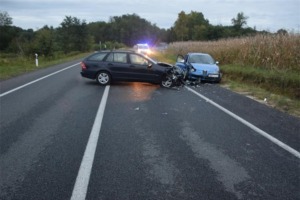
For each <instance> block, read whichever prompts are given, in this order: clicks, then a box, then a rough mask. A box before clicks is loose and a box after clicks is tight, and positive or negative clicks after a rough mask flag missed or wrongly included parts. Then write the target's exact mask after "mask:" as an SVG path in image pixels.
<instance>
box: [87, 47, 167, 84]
mask: <svg viewBox="0 0 300 200" xmlns="http://www.w3.org/2000/svg"><path fill="white" fill-rule="evenodd" d="M171 67H172V65H170V64H168V63H161V62H156V61H154V60H153V59H151V58H150V57H148V56H145V55H142V54H139V53H135V52H133V51H122V50H116V51H99V52H96V53H94V54H92V55H90V56H88V57H86V58H85V59H84V60H83V61H82V62H81V69H82V71H81V76H82V77H85V78H89V79H95V80H96V81H97V82H98V83H99V84H100V85H107V84H110V83H111V82H112V81H138V82H151V83H158V84H161V85H162V86H164V85H165V84H168V83H166V82H167V80H166V79H165V76H166V72H167V70H169V69H170V68H171Z"/></svg>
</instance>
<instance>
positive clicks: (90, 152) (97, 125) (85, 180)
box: [71, 85, 110, 200]
mask: <svg viewBox="0 0 300 200" xmlns="http://www.w3.org/2000/svg"><path fill="white" fill-rule="evenodd" d="M109 87H110V86H109V85H108V86H106V87H105V90H104V93H103V96H102V99H101V103H100V105H99V108H98V111H97V115H96V118H95V121H94V125H93V128H92V131H91V134H90V137H89V140H88V143H87V146H86V149H85V152H84V155H83V158H82V161H81V165H80V168H79V172H78V175H77V178H76V182H75V186H74V189H73V192H72V197H71V200H84V199H85V197H86V193H87V189H88V184H89V180H90V175H91V171H92V166H93V162H94V157H95V152H96V147H97V143H98V138H99V134H100V129H101V124H102V119H103V115H104V110H105V105H106V101H107V97H108V92H109Z"/></svg>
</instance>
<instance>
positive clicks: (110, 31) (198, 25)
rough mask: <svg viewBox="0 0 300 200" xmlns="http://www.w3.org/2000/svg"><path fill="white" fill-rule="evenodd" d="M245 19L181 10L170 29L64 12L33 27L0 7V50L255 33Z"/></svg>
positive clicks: (29, 51) (47, 50)
mask: <svg viewBox="0 0 300 200" xmlns="http://www.w3.org/2000/svg"><path fill="white" fill-rule="evenodd" d="M247 19H248V17H246V16H245V15H244V14H243V13H242V12H241V13H238V14H237V16H236V18H233V19H232V26H222V25H216V26H215V25H211V24H210V23H209V20H207V19H205V18H204V15H203V14H202V13H201V12H196V11H191V12H190V13H185V12H183V11H182V12H180V13H179V14H178V18H177V20H176V21H175V23H174V25H173V26H172V27H171V28H170V29H161V28H159V27H157V26H156V24H152V23H150V22H149V21H147V20H145V19H143V18H141V17H140V16H138V15H136V14H131V15H129V14H127V15H122V16H114V17H110V19H109V21H108V22H104V21H99V22H91V23H86V21H85V20H81V19H78V18H77V17H72V16H66V17H65V19H64V20H63V21H62V22H61V24H60V26H59V27H58V28H53V27H49V26H47V25H45V26H44V27H43V28H41V29H38V30H36V31H34V30H33V29H28V30H24V29H22V28H20V27H16V26H13V25H12V24H13V23H12V21H13V20H12V18H11V17H10V16H9V14H8V13H7V12H2V11H0V32H1V35H0V51H1V52H5V53H15V54H20V55H24V56H30V55H33V54H34V53H38V54H39V55H44V56H47V57H50V56H54V55H55V54H56V53H64V54H68V53H70V52H87V51H90V50H98V49H100V44H101V47H102V48H107V49H112V48H120V47H124V46H129V47H131V46H133V45H134V44H136V43H141V42H143V43H149V44H150V45H155V44H157V43H159V42H166V43H171V42H174V41H208V40H219V39H221V38H228V37H240V36H244V35H254V34H257V33H258V31H256V30H255V28H249V27H245V26H246V24H247ZM279 31H281V32H284V33H287V32H286V31H285V30H279ZM264 32H266V31H264ZM266 33H267V32H266Z"/></svg>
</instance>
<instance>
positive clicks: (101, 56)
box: [88, 52, 107, 61]
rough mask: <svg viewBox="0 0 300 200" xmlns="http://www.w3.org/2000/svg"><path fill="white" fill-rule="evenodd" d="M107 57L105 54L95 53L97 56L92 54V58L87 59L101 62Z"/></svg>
mask: <svg viewBox="0 0 300 200" xmlns="http://www.w3.org/2000/svg"><path fill="white" fill-rule="evenodd" d="M106 55H107V52H105V53H97V54H94V55H92V56H90V57H89V58H88V60H93V61H102V60H103V58H104V57H105V56H106Z"/></svg>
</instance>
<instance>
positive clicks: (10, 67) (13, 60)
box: [0, 53, 90, 80]
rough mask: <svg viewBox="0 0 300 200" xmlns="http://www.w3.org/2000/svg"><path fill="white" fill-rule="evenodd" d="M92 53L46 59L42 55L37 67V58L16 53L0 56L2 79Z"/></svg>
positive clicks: (0, 75)
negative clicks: (19, 55)
mask: <svg viewBox="0 0 300 200" xmlns="http://www.w3.org/2000/svg"><path fill="white" fill-rule="evenodd" d="M88 54H90V53H79V54H69V55H65V56H63V57H59V58H52V59H46V58H43V57H40V58H39V59H38V61H39V65H38V67H36V65H35V58H31V59H29V58H24V57H18V56H14V55H4V56H1V57H0V80H5V79H8V78H11V77H14V76H18V75H21V74H24V73H27V72H31V71H35V70H39V69H42V68H46V67H49V66H53V65H57V64H60V63H64V62H67V61H71V60H74V59H80V58H83V57H85V56H87V55H88Z"/></svg>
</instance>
